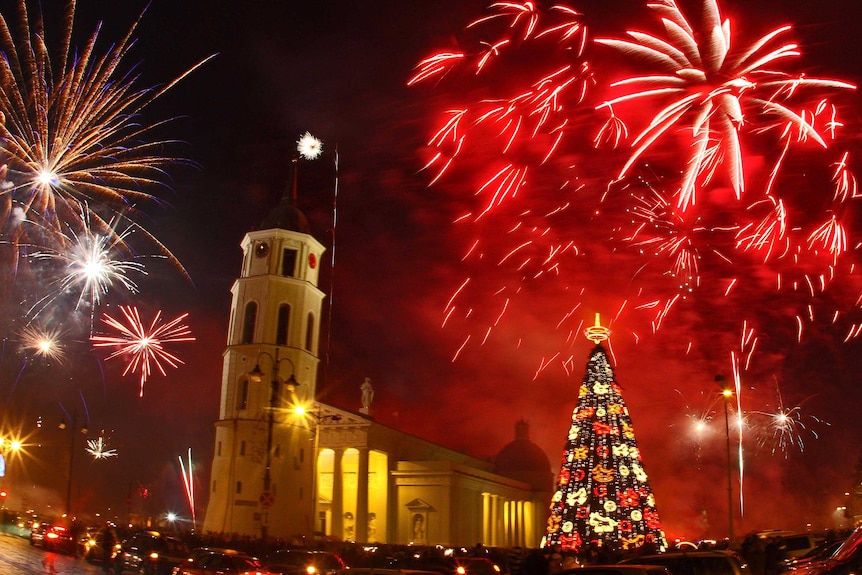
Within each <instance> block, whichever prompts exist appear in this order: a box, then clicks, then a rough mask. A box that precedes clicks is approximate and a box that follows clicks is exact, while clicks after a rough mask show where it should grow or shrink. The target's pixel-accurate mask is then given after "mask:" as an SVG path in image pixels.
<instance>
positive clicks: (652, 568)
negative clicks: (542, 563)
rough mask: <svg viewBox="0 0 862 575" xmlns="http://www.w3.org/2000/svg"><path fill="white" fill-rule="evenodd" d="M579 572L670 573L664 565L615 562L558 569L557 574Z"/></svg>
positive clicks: (618, 574)
mask: <svg viewBox="0 0 862 575" xmlns="http://www.w3.org/2000/svg"><path fill="white" fill-rule="evenodd" d="M578 573H592V574H593V575H600V574H607V575H635V574H636V573H651V574H653V575H659V574H660V573H668V570H667V568H666V567H665V566H664V565H639V564H634V563H627V564H619V563H617V564H614V565H585V566H584V567H577V568H575V569H564V570H563V571H558V572H557V575H577V574H578Z"/></svg>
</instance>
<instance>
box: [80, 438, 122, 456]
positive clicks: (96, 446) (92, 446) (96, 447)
mask: <svg viewBox="0 0 862 575" xmlns="http://www.w3.org/2000/svg"><path fill="white" fill-rule="evenodd" d="M86 451H87V453H89V454H90V455H92V456H93V459H108V458H110V457H116V456H117V450H116V449H108V446H107V441H106V440H105V438H104V437H102V436H99V437H97V438H96V439H88V440H87V447H86Z"/></svg>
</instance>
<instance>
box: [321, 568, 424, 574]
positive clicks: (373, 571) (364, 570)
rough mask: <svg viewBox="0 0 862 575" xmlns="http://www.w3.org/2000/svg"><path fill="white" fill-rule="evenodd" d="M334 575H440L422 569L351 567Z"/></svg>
mask: <svg viewBox="0 0 862 575" xmlns="http://www.w3.org/2000/svg"><path fill="white" fill-rule="evenodd" d="M336 575H440V572H439V571H424V570H422V569H391V568H380V569H378V568H376V567H353V568H351V569H339V570H338V571H336Z"/></svg>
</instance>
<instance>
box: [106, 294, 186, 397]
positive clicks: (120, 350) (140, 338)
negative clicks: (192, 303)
mask: <svg viewBox="0 0 862 575" xmlns="http://www.w3.org/2000/svg"><path fill="white" fill-rule="evenodd" d="M120 311H121V312H122V313H123V318H124V319H125V323H123V322H122V321H121V320H118V319H115V318H113V317H111V316H110V315H108V314H104V315H103V316H102V322H103V323H104V324H105V325H106V326H108V327H109V328H112V329H114V330H116V331H117V332H118V333H119V335H117V336H106V335H94V336H91V337H90V341H92V342H93V347H95V348H113V349H114V351H113V352H112V353H111V354H110V355H109V356H108V357H107V359H113V358H115V357H122V358H124V359H126V361H127V363H126V368H125V370H124V371H123V375H126V374H128V373H130V372H135V371H140V374H141V388H140V394H139V395H140V397H143V395H144V384H145V383H146V381H147V379H148V378H149V376H150V374H151V373H152V370H153V367H155V368H156V369H158V371H159V372H160V373H161V374H162V375H167V373H166V372H165V368H164V366H163V363H164V364H167V365H169V366H170V367H178V366H179V364H181V363H183V361H182V360H181V359H179V358H178V357H177V356H175V355H173V354H172V353H170V352H168V351H167V350H165V349H164V344H167V343H178V342H184V341H194V338H193V337H192V336H191V330H190V329H189V328H188V326H186V325H185V324H183V323H182V322H183V321H185V319H186V317H188V315H189V314H188V313H185V314H182V315H181V316H179V317H177V318H175V319H173V320H171V321H169V322H166V323H161V317H162V312H161V311H158V312H156V315H155V316H154V317H153V321H152V322H151V323H150V325H149V326H147V325H145V324H144V323H143V322H142V321H141V316H140V313H139V312H138V309H137V308H136V307H130V306H120Z"/></svg>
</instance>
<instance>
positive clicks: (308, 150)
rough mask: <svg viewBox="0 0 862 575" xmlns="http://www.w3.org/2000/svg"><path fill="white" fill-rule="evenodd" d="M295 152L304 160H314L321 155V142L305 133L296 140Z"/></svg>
mask: <svg viewBox="0 0 862 575" xmlns="http://www.w3.org/2000/svg"><path fill="white" fill-rule="evenodd" d="M296 151H297V152H299V156H300V157H301V158H302V159H304V160H316V159H317V158H319V157H320V154H322V153H323V142H321V141H320V140H318V139H317V138H315V137H314V136H312V135H311V133H309V132H306V133H304V134H303V135H302V136H300V138H299V140H297V142H296Z"/></svg>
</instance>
